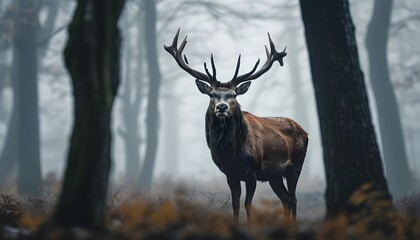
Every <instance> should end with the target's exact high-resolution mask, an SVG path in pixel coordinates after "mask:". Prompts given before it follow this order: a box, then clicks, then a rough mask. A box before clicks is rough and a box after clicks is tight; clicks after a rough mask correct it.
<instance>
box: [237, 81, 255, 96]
mask: <svg viewBox="0 0 420 240" xmlns="http://www.w3.org/2000/svg"><path fill="white" fill-rule="evenodd" d="M250 85H251V82H246V83H243V84H241V85H239V87H237V88H236V95H242V94H244V93H246V92H247V91H248V89H249V86H250Z"/></svg>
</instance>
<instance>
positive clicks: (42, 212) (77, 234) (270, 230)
mask: <svg viewBox="0 0 420 240" xmlns="http://www.w3.org/2000/svg"><path fill="white" fill-rule="evenodd" d="M162 186H163V185H162ZM165 186H166V185H165ZM323 197H324V196H323V193H322V192H321V191H312V192H308V191H305V192H300V193H298V196H297V199H298V221H296V222H295V221H288V220H285V219H284V218H283V210H282V207H281V203H280V201H279V200H278V199H277V198H276V197H275V195H274V194H273V193H272V192H271V191H269V188H267V187H261V189H260V190H259V192H258V194H257V196H256V199H255V200H254V205H253V206H254V209H253V219H252V220H251V222H247V221H246V214H245V209H244V208H243V207H242V206H241V216H240V219H241V220H240V222H241V223H240V224H239V226H235V225H234V224H233V222H232V209H231V205H230V204H231V203H230V194H229V192H228V191H223V189H221V191H218V192H208V191H206V190H205V189H204V190H203V189H188V188H186V187H185V186H183V187H179V188H173V191H172V193H165V194H155V195H151V196H144V195H141V194H139V193H138V192H133V191H129V190H127V189H123V188H121V187H116V188H113V189H111V191H110V193H109V199H108V205H107V214H106V227H107V230H106V231H100V232H92V231H88V230H84V229H79V228H72V229H55V230H51V231H49V232H42V233H41V232H39V231H37V228H38V227H39V226H40V225H41V224H42V223H43V222H45V221H46V220H47V219H48V217H49V215H50V214H51V212H52V210H53V207H54V203H55V201H56V198H57V194H56V193H54V192H51V193H50V194H48V195H45V196H43V197H41V198H32V197H22V198H18V197H15V196H14V195H7V194H1V195H0V239H2V240H3V239H4V240H7V239H174V240H175V239H420V193H413V194H412V195H410V196H408V197H405V198H402V199H399V200H397V201H395V206H396V208H397V213H396V214H394V215H392V216H391V217H389V216H388V217H387V218H388V220H389V222H387V223H384V221H382V220H383V219H382V220H381V219H380V220H378V219H376V218H374V217H372V218H368V219H367V220H364V221H362V222H360V223H356V224H355V223H350V222H351V221H350V220H349V219H346V218H345V217H339V218H337V219H334V220H327V221H326V220H324V219H323V217H324V215H325V206H324V198H323ZM241 202H243V201H241ZM383 215H384V214H382V215H381V216H383Z"/></svg>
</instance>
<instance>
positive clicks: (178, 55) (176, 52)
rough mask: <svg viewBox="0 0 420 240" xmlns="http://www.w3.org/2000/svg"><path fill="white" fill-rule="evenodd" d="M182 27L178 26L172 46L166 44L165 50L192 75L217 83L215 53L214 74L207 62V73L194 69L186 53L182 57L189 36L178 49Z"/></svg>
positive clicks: (210, 82) (212, 63) (205, 67)
mask: <svg viewBox="0 0 420 240" xmlns="http://www.w3.org/2000/svg"><path fill="white" fill-rule="evenodd" d="M179 31H180V28H178V31H177V32H176V34H175V37H174V40H173V42H172V45H171V46H167V45H164V48H165V50H166V51H167V52H168V53H170V54H171V55H172V57H174V59H175V60H176V62H177V63H178V65H179V66H180V67H181V68H182V69H184V70H185V71H186V72H187V73H189V74H191V76H193V77H195V78H198V79H200V80H203V81H204V82H207V83H209V84H210V85H213V84H215V83H216V82H218V81H217V80H216V67H215V66H214V60H213V54H212V55H211V66H212V70H213V75H211V74H210V72H209V70H208V69H207V66H206V63H204V69H205V70H206V73H207V74H204V73H202V72H200V71H197V70H194V69H192V68H191V67H190V66H189V65H188V59H187V57H186V56H185V54H184V58H182V51H183V50H184V48H185V45H186V44H187V36H185V38H184V40H183V41H182V43H181V45H180V46H179V49H178V36H179Z"/></svg>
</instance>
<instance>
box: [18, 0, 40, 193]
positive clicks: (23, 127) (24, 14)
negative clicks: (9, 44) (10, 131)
mask: <svg viewBox="0 0 420 240" xmlns="http://www.w3.org/2000/svg"><path fill="white" fill-rule="evenodd" d="M18 9H19V15H18V16H19V21H18V30H17V33H16V37H15V41H14V47H15V48H16V50H15V56H14V57H16V58H17V66H18V70H17V79H16V80H17V82H18V89H19V94H18V95H17V96H18V101H17V102H15V103H14V106H13V107H14V108H16V110H17V115H18V117H17V122H18V131H17V139H18V140H17V144H18V146H19V151H18V153H19V157H18V158H17V159H18V181H17V186H18V192H19V194H20V195H24V194H32V195H40V194H41V192H42V179H41V162H40V139H39V138H40V137H39V111H38V55H37V43H36V36H37V28H38V15H37V14H38V12H37V9H36V4H35V3H34V1H32V0H19V1H18Z"/></svg>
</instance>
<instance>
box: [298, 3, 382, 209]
mask: <svg viewBox="0 0 420 240" xmlns="http://www.w3.org/2000/svg"><path fill="white" fill-rule="evenodd" d="M300 5H301V12H302V19H303V22H304V25H305V37H306V42H307V47H308V52H309V59H310V64H311V72H312V80H313V85H314V90H315V96H316V101H317V108H318V117H319V123H320V128H321V133H322V134H321V135H322V145H323V152H324V163H325V171H326V178H327V189H326V193H325V199H326V205H327V216H336V215H338V214H339V213H342V212H344V213H346V214H352V213H355V212H357V211H360V210H362V209H363V208H353V207H352V205H351V202H350V201H349V200H350V198H351V196H352V195H353V194H354V193H355V192H356V191H358V190H360V189H361V188H366V187H367V188H368V189H369V191H374V192H378V193H379V194H377V195H372V196H375V197H374V199H372V200H373V201H376V200H379V199H381V200H386V201H389V200H390V195H389V193H388V187H387V183H386V180H385V177H384V174H383V169H382V162H381V157H380V153H379V148H378V145H377V142H376V137H375V132H374V128H373V124H372V120H371V114H370V110H369V105H368V98H367V93H366V88H365V85H364V79H363V74H362V71H361V69H360V64H359V58H358V53H357V46H356V40H355V35H354V25H353V23H352V19H351V16H350V12H349V6H348V2H347V0H337V1H330V0H318V1H313V0H300ZM366 204H367V203H366Z"/></svg>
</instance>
